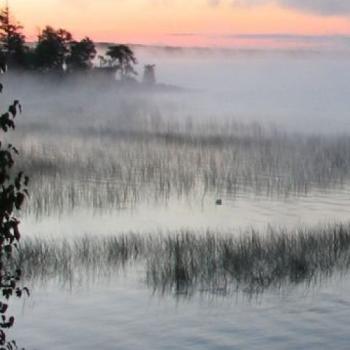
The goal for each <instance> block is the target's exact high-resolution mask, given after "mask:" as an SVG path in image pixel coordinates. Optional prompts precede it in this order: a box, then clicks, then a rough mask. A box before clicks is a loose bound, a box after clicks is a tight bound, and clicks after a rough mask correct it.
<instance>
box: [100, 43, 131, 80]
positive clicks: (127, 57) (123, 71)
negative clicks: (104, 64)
mask: <svg viewBox="0 0 350 350" xmlns="http://www.w3.org/2000/svg"><path fill="white" fill-rule="evenodd" d="M106 55H107V56H109V57H110V58H111V64H112V65H115V67H116V69H117V71H119V72H120V77H121V79H125V78H129V77H130V76H131V75H136V74H137V73H136V71H135V69H134V65H135V64H136V63H137V60H136V57H135V55H134V52H133V51H132V49H131V48H130V47H129V46H127V45H113V46H109V47H108V49H107V52H106Z"/></svg>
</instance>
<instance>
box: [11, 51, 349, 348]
mask: <svg viewBox="0 0 350 350" xmlns="http://www.w3.org/2000/svg"><path fill="white" fill-rule="evenodd" d="M141 62H145V63H153V62H155V63H157V64H158V74H159V75H158V76H159V80H160V81H163V82H166V83H170V84H175V85H180V86H184V87H186V88H188V89H191V90H192V93H191V94H189V95H187V94H185V95H179V96H176V97H174V96H170V97H169V96H162V97H159V96H154V97H153V100H154V101H153V102H155V103H156V104H157V105H158V109H159V110H158V112H159V113H160V114H162V113H163V114H164V113H166V110H167V109H166V108H167V107H168V106H169V104H170V105H171V106H174V104H175V106H177V107H176V108H175V110H176V113H175V112H174V113H173V114H171V115H170V116H165V119H166V118H168V119H169V118H170V117H172V116H174V115H176V116H178V117H179V118H180V119H181V118H182V121H186V119H187V118H188V117H191V118H194V119H196V118H199V119H200V118H208V117H211V118H212V121H214V122H215V121H219V119H220V121H223V120H225V118H229V119H230V120H235V121H238V122H243V123H245V122H247V123H250V122H252V121H258V122H259V123H261V124H262V125H270V124H271V123H273V124H274V125H277V126H278V127H281V128H282V130H286V131H287V132H290V131H293V132H294V131H297V132H301V133H311V134H318V133H324V134H328V133H336V134H337V133H341V134H346V135H349V133H350V119H349V108H348V96H349V95H350V60H349V58H348V57H334V56H332V55H328V56H319V55H317V56H314V55H311V54H310V55H306V57H304V56H299V55H297V56H296V57H293V56H286V55H281V56H271V55H267V56H266V55H265V56H257V57H255V56H249V57H244V56H240V55H238V56H237V57H233V58H231V59H227V58H222V57H221V58H216V59H208V58H199V57H182V58H181V57H173V58H170V57H156V56H152V55H151V54H147V55H144V56H143V57H142V59H141ZM25 89H26V88H25V86H24V87H23V96H22V100H25V99H26V96H27V95H26V94H25V91H26V90H25ZM10 93H11V91H10V92H9V94H10ZM31 94H33V96H34V95H35V91H34V89H33V90H32V91H31ZM74 94H75V95H74ZM74 94H73V99H74V96H75V97H76V96H78V92H77V91H74ZM30 96H32V95H29V97H27V98H28V99H29V101H26V104H27V109H25V111H26V113H28V117H26V119H24V118H23V121H21V122H20V126H24V127H25V126H32V125H37V124H35V123H39V125H40V123H43V122H45V123H48V124H50V123H51V122H52V123H53V124H54V125H60V129H59V131H60V132H62V133H65V132H66V131H67V129H68V127H67V125H68V124H69V126H70V127H72V129H74V128H75V127H76V128H77V129H79V127H81V126H82V125H85V124H84V123H85V122H86V123H88V126H91V127H94V128H96V129H98V128H99V127H101V126H103V125H107V126H108V125H110V124H108V123H107V122H109V123H110V120H109V118H113V115H114V114H113V113H115V111H113V109H111V110H109V109H108V110H107V111H106V115H107V116H106V117H105V118H106V119H103V118H104V117H102V116H101V115H102V114H99V116H101V117H99V118H96V115H92V116H89V117H87V119H86V120H84V116H82V115H80V114H79V113H80V112H81V111H80V112H79V111H78V112H77V110H73V112H72V114H73V116H74V118H75V119H74V118H73V119H70V117H71V116H70V115H66V116H65V117H62V119H61V120H59V121H58V120H57V118H56V117H57V111H60V108H61V107H62V105H64V104H63V102H62V101H66V100H67V101H68V99H67V98H68V97H67V96H66V95H63V96H60V98H59V100H58V101H59V102H58V103H57V105H55V104H54V103H55V102H54V101H55V98H56V96H55V98H52V99H51V100H50V101H51V102H50V103H51V107H52V108H51V109H49V110H47V111H46V110H45V108H43V109H40V108H41V106H42V101H39V99H33V100H31V97H30ZM19 97H21V96H19ZM78 97H79V96H78ZM86 97H87V96H80V99H79V98H77V99H76V101H78V102H79V103H83V101H85V100H84V99H85V98H86ZM96 98H97V102H96V103H94V108H95V107H96V108H99V107H101V108H102V107H103V108H107V107H106V105H108V104H106V103H105V102H106V101H108V102H109V103H111V102H112V101H113V98H114V97H113V96H107V97H106V96H99V95H98V94H97V92H96ZM104 98H106V100H104ZM65 99H66V100H65ZM70 102H72V101H70ZM73 102H74V101H73ZM52 104H53V105H52ZM37 110H39V111H40V112H38V113H36V111H37ZM46 112H47V113H46ZM96 113H97V109H96ZM76 114H77V115H78V116H77V115H76ZM218 116H219V117H218ZM79 118H82V119H81V120H80V119H79ZM72 120H74V123H73V122H72ZM111 120H112V119H111ZM68 121H69V123H68ZM67 123H68V124H67ZM66 124H67V125H66ZM115 124H118V121H115ZM113 125H114V124H113ZM65 128H67V129H65ZM67 132H68V131H67ZM69 132H72V131H71V130H70V129H69ZM73 133H74V130H73ZM40 137H41V135H39V136H38V144H40V140H41V139H40ZM101 137H103V135H102V136H101ZM45 151H47V153H48V154H49V153H50V149H47V150H45ZM218 198H220V199H222V200H223V205H222V206H217V205H215V201H216V200H217V199H218ZM349 207H350V186H349V185H346V182H345V185H343V186H334V187H325V188H320V187H315V188H314V189H313V190H312V191H310V192H307V193H304V194H302V193H297V194H290V195H288V196H284V197H283V196H278V197H273V196H272V197H271V196H269V195H264V193H259V194H257V193H254V192H253V191H238V192H237V193H235V195H234V196H230V195H227V194H222V193H220V192H219V193H215V194H213V193H211V194H208V195H206V196H204V197H203V198H201V197H198V196H197V197H194V198H191V197H190V198H184V197H181V198H174V197H171V198H169V200H168V201H167V202H166V203H164V202H161V203H152V201H148V202H143V201H140V202H138V203H136V205H133V206H125V207H123V208H122V209H116V208H110V209H109V210H102V211H101V210H92V209H91V208H90V206H89V205H87V206H86V207H84V206H77V207H76V208H67V210H63V211H62V212H60V213H59V214H58V213H55V214H53V215H50V216H45V215H44V216H40V215H39V216H35V215H30V216H26V215H25V216H24V217H23V220H22V221H23V222H22V232H23V234H24V235H28V236H38V237H48V236H49V237H74V236H81V235H84V234H87V235H89V234H93V235H115V234H119V233H122V232H129V231H133V232H140V233H157V232H159V231H162V232H168V231H169V232H170V231H174V230H181V229H187V228H189V229H191V230H194V231H198V232H199V233H201V232H205V231H206V230H208V229H211V230H215V231H216V232H224V233H227V232H231V233H233V234H236V233H239V232H242V231H244V230H245V229H247V228H256V229H259V230H260V231H264V230H265V229H266V228H267V227H268V226H269V225H271V226H273V227H277V228H278V227H282V228H290V229H293V228H296V227H300V226H303V227H305V226H315V225H318V224H328V223H333V222H348V221H350V210H349ZM144 275H145V274H144V267H142V266H140V267H138V268H130V269H127V271H126V273H125V274H124V273H120V274H119V275H118V276H112V277H110V278H102V279H94V278H89V276H85V277H86V278H84V279H83V280H84V281H81V284H79V279H78V281H75V283H74V284H73V285H71V286H69V281H64V282H65V283H63V281H58V282H57V280H51V281H50V280H49V281H43V282H42V284H41V283H39V282H38V283H35V284H34V285H32V295H31V297H30V298H29V299H27V300H26V301H25V302H24V304H23V303H22V302H18V303H15V304H14V305H13V308H12V310H13V312H14V314H15V315H16V321H17V322H16V326H15V328H14V329H13V330H12V334H13V337H14V338H16V340H17V342H18V344H19V345H20V346H25V347H26V348H27V349H38V350H40V349H53V350H56V349H57V350H59V349H77V350H78V349H79V350H80V349H96V348H99V349H123V350H124V349H265V348H266V349H300V348H305V349H306V348H307V349H329V348H331V347H333V348H336V349H348V348H349V343H350V336H349V332H348V323H349V319H350V293H349V290H350V278H349V277H348V276H333V278H332V279H329V280H326V281H320V282H319V284H316V285H312V286H306V285H300V286H297V287H293V288H282V289H281V290H268V291H266V292H265V293H264V294H262V295H259V296H251V295H248V294H245V293H242V292H239V293H236V294H233V295H226V296H224V295H216V294H208V293H200V292H199V293H197V294H195V295H194V296H193V297H191V298H190V297H185V296H178V295H172V294H170V295H169V294H165V295H159V294H157V293H156V294H154V293H153V292H152V289H151V288H148V287H147V285H146V283H145V276H144Z"/></svg>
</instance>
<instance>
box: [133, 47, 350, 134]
mask: <svg viewBox="0 0 350 350" xmlns="http://www.w3.org/2000/svg"><path fill="white" fill-rule="evenodd" d="M139 51H140V52H139V57H140V62H142V63H143V62H152V63H155V64H157V74H158V80H159V81H161V82H167V83H170V84H174V85H177V86H181V87H185V88H187V89H189V90H190V91H191V92H192V94H191V97H188V96H186V97H188V98H189V99H190V100H192V103H193V105H192V106H191V107H194V108H197V112H198V115H197V117H199V118H200V117H201V116H203V115H208V114H209V115H212V117H213V118H215V119H216V118H220V117H221V118H232V119H235V120H239V121H242V122H252V121H256V122H259V123H263V124H266V123H273V124H275V125H277V126H280V127H282V128H285V129H287V130H289V131H297V132H308V133H320V132H321V133H329V132H336V133H337V132H338V133H343V132H348V131H349V130H350V124H349V120H348V103H347V99H348V96H349V94H350V82H349V81H350V79H349V78H350V73H349V72H350V70H349V66H350V63H349V54H347V53H344V54H342V53H333V54H332V53H329V52H312V51H305V52H297V51H295V52H293V51H291V52H289V51H284V52H283V51H282V52H269V51H266V52H264V51H261V52H259V51H257V52H255V51H252V52H249V51H231V52H230V51H229V52H228V53H226V54H224V53H222V52H221V53H220V52H217V53H216V52H215V51H210V52H209V53H205V52H204V53H200V52H194V51H191V50H186V49H184V50H183V51H180V52H176V51H175V53H169V54H167V53H166V51H165V50H164V51H163V54H162V53H159V54H158V55H152V53H150V52H147V51H145V49H143V50H142V49H139ZM187 102H188V104H190V103H191V102H189V101H187ZM195 114H197V113H195Z"/></svg>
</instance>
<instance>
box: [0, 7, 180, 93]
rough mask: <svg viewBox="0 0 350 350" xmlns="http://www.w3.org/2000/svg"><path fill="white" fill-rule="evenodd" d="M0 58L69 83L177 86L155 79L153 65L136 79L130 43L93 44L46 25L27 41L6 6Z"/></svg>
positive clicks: (0, 16)
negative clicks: (33, 38) (96, 81)
mask: <svg viewBox="0 0 350 350" xmlns="http://www.w3.org/2000/svg"><path fill="white" fill-rule="evenodd" d="M0 58H1V59H2V60H4V61H5V62H6V64H7V66H8V68H9V70H10V71H11V72H14V73H16V74H23V73H26V74H27V75H31V76H32V77H35V76H38V77H40V78H42V79H43V78H45V77H46V78H48V79H49V80H50V81H51V82H52V81H56V83H57V82H59V81H61V82H64V83H67V84H70V83H72V82H74V81H78V80H79V83H81V80H82V78H84V81H85V83H93V82H94V80H96V79H98V80H100V81H104V82H105V84H107V83H108V82H109V83H110V84H113V86H114V87H115V88H119V89H121V88H122V89H123V90H127V91H128V90H130V89H132V91H133V92H140V91H141V92H144V93H147V92H149V91H153V92H179V91H182V89H181V88H179V87H176V86H172V85H167V84H162V83H157V82H156V66H155V65H154V64H149V63H148V64H145V65H144V67H143V74H142V77H140V78H139V79H137V75H138V72H137V71H136V69H135V67H136V65H137V64H138V60H137V58H136V56H135V53H134V51H133V49H132V47H131V46H130V45H126V44H110V45H102V44H96V43H95V42H93V41H92V40H91V39H90V38H89V37H87V36H86V37H84V38H83V39H81V40H75V39H74V37H73V35H72V34H71V33H70V32H69V31H67V30H65V29H62V28H58V29H55V28H53V27H52V26H50V25H47V26H46V27H45V28H44V29H42V30H40V32H39V33H38V38H37V41H36V42H27V41H26V37H25V35H24V34H23V26H22V25H21V24H20V23H18V22H17V21H16V19H15V18H14V16H13V14H12V12H11V11H10V8H9V6H3V7H2V8H0Z"/></svg>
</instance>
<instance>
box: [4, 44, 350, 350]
mask: <svg viewBox="0 0 350 350" xmlns="http://www.w3.org/2000/svg"><path fill="white" fill-rule="evenodd" d="M135 51H136V56H137V57H138V60H139V67H138V70H139V77H138V79H141V78H142V67H143V64H148V63H151V64H153V63H154V64H156V74H157V82H158V83H159V85H158V86H156V87H153V88H149V87H144V86H139V85H130V86H124V87H121V86H120V85H118V84H116V82H115V81H114V80H113V79H106V77H105V76H96V75H89V74H88V75H80V76H79V75H75V76H73V77H57V76H51V75H46V76H42V75H41V76H38V75H35V74H27V73H22V74H19V73H9V74H8V75H7V76H5V79H4V84H5V85H6V91H5V95H4V103H6V102H7V101H10V98H12V97H13V96H14V95H15V96H16V97H18V99H20V100H21V101H22V103H23V108H24V112H23V116H21V117H20V118H18V129H17V130H16V133H15V135H13V136H12V139H13V141H14V144H16V145H18V148H19V150H20V154H21V155H22V156H21V158H20V159H19V163H18V164H19V166H20V167H21V168H22V169H23V170H24V171H25V172H26V173H28V174H29V175H30V178H31V181H32V182H31V189H30V193H31V197H30V199H29V203H28V206H27V208H26V210H25V212H24V214H23V216H22V224H23V232H26V234H27V235H28V237H30V239H31V240H29V241H26V243H25V249H23V251H22V253H23V254H28V256H32V257H35V259H37V261H45V262H46V263H45V266H44V267H45V268H39V269H37V268H35V267H37V266H39V267H40V264H38V263H33V264H32V267H33V268H32V269H31V268H30V267H29V268H28V269H27V278H28V279H29V281H30V283H31V284H32V289H33V291H34V293H35V296H34V299H31V301H30V302H29V304H27V305H25V306H24V308H23V305H16V306H15V308H16V310H17V311H18V313H20V314H22V316H23V317H22V318H19V317H18V319H19V321H18V322H19V323H18V327H19V329H22V330H21V331H20V332H19V334H18V335H16V338H17V339H18V340H20V341H22V342H23V343H26V344H29V345H31V346H33V348H37V347H38V345H40V346H42V348H44V347H49V348H51V349H57V350H58V349H65V348H66V349H90V348H91V349H93V348H96V347H99V348H103V349H115V344H116V343H117V344H119V345H120V347H121V348H122V349H143V348H145V346H146V347H147V348H152V349H164V348H172V347H171V346H172V345H171V344H177V345H176V347H173V348H174V349H175V348H176V349H178V348H181V349H193V348H196V347H197V348H201V349H202V348H205V349H218V348H220V349H232V348H236V349H241V348H244V347H246V346H247V347H248V348H251V349H254V348H256V349H259V348H261V347H264V348H271V349H280V348H282V347H284V348H288V349H295V348H300V347H307V348H313V349H319V348H320V347H322V346H323V345H325V346H326V347H330V346H333V345H334V344H336V345H338V346H339V348H344V349H345V348H346V343H347V341H345V340H346V339H347V338H348V334H347V329H346V327H344V324H346V322H345V321H346V320H347V319H348V317H349V315H348V311H347V310H346V308H344V305H349V298H348V287H349V277H348V268H349V259H348V248H347V247H348V246H347V245H344V242H348V241H349V240H348V237H349V235H348V233H346V234H344V233H343V231H342V230H343V227H342V226H337V225H338V223H341V222H348V221H349V220H350V214H349V211H348V207H349V205H350V199H349V198H350V197H349V188H350V187H349V184H350V152H349V151H350V119H349V118H350V115H349V108H348V97H349V93H350V60H349V58H350V57H348V56H347V55H345V54H342V55H341V54H333V53H320V52H311V51H309V52H299V53H297V52H247V51H238V52H232V53H231V54H223V53H222V52H214V53H213V52H211V53H205V52H200V53H199V52H198V51H195V50H190V49H189V50H181V51H180V52H179V51H175V52H174V51H171V50H170V51H169V50H166V49H159V48H158V49H154V48H153V49H152V48H148V49H146V48H142V47H138V48H136V49H135ZM218 200H220V201H221V204H222V205H218V203H220V201H218ZM326 224H331V225H330V226H327V225H326ZM332 225H335V226H332ZM312 227H314V229H310V228H312ZM334 227H335V228H334ZM319 228H320V229H319ZM321 228H322V229H321ZM309 229H310V230H311V231H310V232H312V234H311V235H309V231H308V230H309ZM269 230H272V231H273V232H274V234H275V236H272V238H271V240H270V241H269V240H267V241H265V240H264V237H265V236H264V235H265V234H266V232H269ZM345 230H347V229H346V228H345ZM333 231H334V232H333ZM131 232H132V233H131ZM208 232H211V233H213V235H214V236H210V235H209V236H208ZM252 232H253V233H254V234H256V235H257V236H256V237H259V238H258V239H255V238H254V237H255V236H254V235H252V238H251V239H250V236H249V235H250V234H251V233H252ZM286 232H287V233H288V236H287V240H286V241H285V240H284V238H283V236H281V235H282V234H283V233H286ZM319 232H322V235H320V236H319V237H318V233H319ZM346 232H347V231H346ZM294 233H295V234H297V233H298V234H300V235H299V236H297V235H295V237H299V238H298V239H295V237H294V235H293V234H294ZM123 234H125V237H129V241H128V239H126V241H124V239H123V237H124V236H123ZM167 235H169V236H167ZM38 237H39V238H38ZM116 237H117V238H116ZM154 237H156V238H154ZM157 237H163V240H162V239H161V238H157ZM213 237H215V239H214V241H213ZM225 237H226V238H225ZM239 237H241V238H239ZM344 237H345V238H344ZM143 239H144V240H145V241H143ZM147 239H149V241H148V240H147ZM157 239H158V240H157ZM181 239H183V241H181ZM225 239H226V240H225ZM236 239H237V242H239V244H241V245H235V242H236V241H234V240H236ZM187 240H189V242H190V243H191V244H190V245H188V246H187V245H186V244H185V245H182V246H181V244H183V242H185V243H186V242H187ZM215 240H217V243H215V242H216V241H215ZM232 240H233V241H232ZM144 242H146V243H147V242H151V243H152V244H154V243H155V247H156V248H154V247H153V250H154V251H155V252H156V254H154V252H153V255H152V254H151V255H150V256H147V253H145V252H144V251H143V249H144V245H145V243H144ZM179 242H180V243H179ZM181 242H182V243H181ZM276 242H277V243H276ZM286 242H287V243H286ZM305 242H306V243H305ZM314 242H317V244H314V245H313V243H314ZM342 243H343V244H342ZM157 244H158V245H157ZM215 244H217V246H216V245H215ZM230 244H231V246H230ZM278 244H280V245H278ZM347 244H348V243H347ZM310 245H311V246H312V247H314V248H315V247H316V248H315V249H313V250H312V254H308V253H307V252H306V248H305V247H310ZM217 247H218V248H217ZM235 247H240V249H236V248H235ZM278 247H283V249H284V250H283V251H284V252H288V254H279V249H278ZM330 247H331V248H330ZM339 247H341V249H340V248H339ZM228 248H230V249H231V250H232V251H230V250H228ZM289 248H290V249H289ZM215 249H219V250H215ZM281 249H282V248H281ZM145 251H147V249H146V250H145ZM198 252H199V253H200V255H195V254H196V253H198ZM218 252H219V253H220V254H218ZM230 252H231V253H230ZM247 252H248V253H249V252H250V253H254V252H259V254H255V255H254V257H256V259H250V258H248V259H247V256H248V255H249V254H248V253H247ZM271 252H273V253H274V254H275V255H274V256H273V258H271V256H270V255H271V254H270V253H271ZM320 252H321V253H320ZM325 252H326V253H325ZM246 253H247V254H248V255H247V254H246ZM118 254H119V255H118ZM142 254H144V255H145V256H142ZM230 254H231V255H230ZM322 254H323V255H325V256H326V257H325V258H324V256H323V255H322ZM285 255H288V263H289V262H290V266H289V265H288V264H286V259H285ZM139 256H141V258H142V259H144V260H141V263H140V262H139V263H136V264H134V262H133V260H134V259H135V260H137V258H138V257H139ZM198 256H200V259H198ZM35 259H34V260H35ZM40 259H41V260H40ZM46 259H47V260H46ZM114 259H116V261H115V260H114ZM162 259H163V260H162ZM191 259H192V260H191ZM229 259H232V261H231V262H232V266H234V267H235V268H237V269H238V270H237V271H239V274H236V273H235V272H236V271H229V270H225V263H227V261H230V260H229ZM237 259H238V260H237ZM239 259H241V260H239ZM244 259H246V260H244ZM279 259H280V260H279ZM253 260H254V261H253ZM77 261H78V262H79V264H80V265H79V264H77ZM101 261H102V262H103V264H104V265H107V266H102V267H101V266H100V264H101ZM252 261H253V262H252ZM279 261H282V262H284V263H285V264H286V265H288V266H285V269H280V270H278V266H279V264H278V262H279ZM84 264H86V266H85V265H84ZM82 266H85V268H82ZM237 266H238V267H237ZM247 266H249V269H250V270H249V272H248V273H247V270H246V267H247ZM276 266H277V267H276ZM283 266H284V265H283ZM105 267H107V270H108V272H109V273H108V274H107V275H108V276H105V275H104V272H105V271H104V270H103V268H105ZM157 268H158V270H157ZM276 269H277V270H276ZM203 271H204V272H203ZM213 271H214V272H213ZM217 271H220V273H222V274H219V278H217V277H218V276H217V275H216V274H215V273H216V272H217ZM276 271H277V272H276ZM278 273H280V275H281V276H283V277H282V278H280V275H278ZM28 275H30V277H28ZM227 276H229V278H228V277H227ZM266 276H267V277H266ZM31 278H32V279H31ZM205 278H208V279H207V280H206V279H205ZM230 278H231V279H233V280H235V281H238V282H237V284H238V285H239V284H240V283H242V281H243V282H244V281H245V280H249V281H250V282H251V283H253V285H254V286H255V287H256V286H258V288H257V293H255V292H254V291H252V290H248V289H247V288H244V286H243V287H242V288H241V287H240V288H236V285H234V284H232V280H230ZM269 278H270V279H271V280H272V281H273V283H271V281H270V280H269ZM203 281H204V282H203ZM340 281H341V284H340V286H341V288H338V286H339V283H340ZM186 283H187V284H186ZM271 285H273V286H272V287H271ZM183 286H185V287H183ZM182 287H183V288H182ZM259 288H260V289H259ZM96 295H98V298H96ZM23 310H24V311H23ZM344 310H345V311H344ZM48 312H49V313H50V314H53V315H55V316H56V318H54V319H53V320H51V319H50V320H48V319H47V315H48ZM33 320H34V321H33ZM82 320H86V322H85V321H84V322H82ZM310 320H312V322H310ZM101 324H102V325H104V326H103V327H101ZM116 329H117V330H118V332H116ZM58 330H59V331H58ZM72 330H74V332H73V331H72ZM334 334H337V337H335V336H334ZM140 338H142V339H143V342H142V344H141V342H140V341H139V340H138V339H140ZM72 344H74V346H72ZM107 344H108V345H107ZM39 348H40V347H39Z"/></svg>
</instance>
